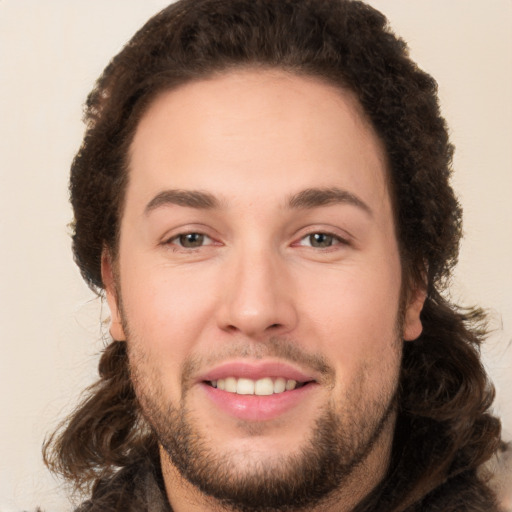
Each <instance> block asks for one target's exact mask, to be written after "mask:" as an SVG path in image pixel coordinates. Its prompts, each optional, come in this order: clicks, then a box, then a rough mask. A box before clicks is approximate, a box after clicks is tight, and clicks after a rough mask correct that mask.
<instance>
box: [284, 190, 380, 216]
mask: <svg viewBox="0 0 512 512" xmlns="http://www.w3.org/2000/svg"><path fill="white" fill-rule="evenodd" d="M340 203H342V204H343V203H345V204H350V205H352V206H356V207H357V208H360V209H361V210H363V211H364V212H366V213H367V214H368V215H370V216H371V215H373V212H372V209H371V208H370V207H369V206H368V205H367V204H366V203H365V202H364V201H363V200H362V199H360V198H359V197H357V196H356V195H355V194H353V193H352V192H349V191H348V190H342V189H339V188H337V187H328V188H308V189H306V190H302V191H301V192H299V193H297V194H294V195H293V196H291V197H290V198H289V200H288V205H289V207H290V208H292V209H312V208H319V207H321V206H328V205H331V204H340Z"/></svg>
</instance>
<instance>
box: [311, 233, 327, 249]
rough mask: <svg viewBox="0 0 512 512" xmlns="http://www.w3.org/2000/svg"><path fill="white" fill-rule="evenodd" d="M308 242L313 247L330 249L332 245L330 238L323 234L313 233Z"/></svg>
mask: <svg viewBox="0 0 512 512" xmlns="http://www.w3.org/2000/svg"><path fill="white" fill-rule="evenodd" d="M309 240H310V242H311V245H312V246H313V247H330V246H331V245H332V236H331V235H326V234H325V233H314V234H313V235H310V237H309Z"/></svg>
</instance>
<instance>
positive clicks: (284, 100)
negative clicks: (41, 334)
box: [102, 70, 424, 512]
mask: <svg viewBox="0 0 512 512" xmlns="http://www.w3.org/2000/svg"><path fill="white" fill-rule="evenodd" d="M129 173H130V174H129V183H128V187H127V193H126V202H125V207H124V212H123V217H122V222H121V231H120V242H119V243H120V245H119V251H118V259H117V260H116V261H115V262H112V261H111V258H110V255H109V252H108V251H107V250H106V251H105V252H104V256H103V267H102V270H103V279H104V283H105V286H106V292H107V299H108V302H109V306H110V309H111V313H112V326H111V333H112V336H113V338H114V339H119V340H121V339H127V340H128V346H129V356H130V362H131V366H132V372H133V378H134V386H135V389H136V392H137V394H138V396H139V399H140V401H141V404H142V408H143V409H145V410H146V413H147V416H148V417H151V414H153V417H154V416H155V414H157V415H158V416H159V421H163V420H162V418H165V414H166V411H169V410H171V409H172V410H180V407H183V406H186V409H187V411H188V414H189V416H188V420H189V422H190V424H191V426H192V427H193V428H194V429H195V430H194V431H195V432H196V433H197V434H198V436H200V437H201V439H202V440H203V441H204V446H206V447H207V449H208V453H209V454H210V455H211V456H212V457H213V459H215V458H217V459H219V460H220V458H221V457H222V460H223V461H224V462H225V464H224V465H225V466H226V468H227V472H228V476H230V477H231V478H237V477H240V475H242V476H244V475H245V476H252V475H253V474H256V473H257V471H256V469H255V468H257V467H258V464H260V467H261V466H265V467H269V468H275V470H276V471H277V470H278V469H279V471H281V470H282V471H283V474H286V472H285V471H286V469H287V468H283V467H282V466H283V464H282V463H281V465H279V464H280V462H279V461H283V460H285V461H286V460H289V459H290V458H291V457H292V456H296V455H297V454H298V453H299V450H300V449H301V448H302V447H304V446H306V445H307V443H308V441H309V440H310V438H311V435H312V432H313V430H314V427H315V422H316V421H317V420H318V419H319V418H320V417H321V416H322V414H324V413H325V412H326V411H330V412H331V413H332V414H333V415H334V416H335V417H336V418H338V420H339V422H340V425H341V426H342V428H343V430H344V432H345V434H347V433H348V435H349V436H354V437H355V436H356V435H357V434H358V433H359V432H360V431H361V429H362V427H361V425H363V424H364V423H365V422H370V423H371V422H372V421H374V422H378V421H379V419H382V417H383V415H384V414H385V407H386V406H388V405H389V404H391V403H392V399H393V396H394V393H395V391H396V386H397V380H398V373H399V367H400V357H401V345H402V340H413V339H415V338H417V337H418V336H419V334H420V333H421V322H420V319H419V315H420V311H421V308H422V305H423V300H424V294H423V293H422V291H421V290H411V291H410V293H408V294H407V299H406V301H405V304H403V305H402V306H403V307H402V308H401V307H400V304H401V302H400V301H401V283H402V279H401V264H400V258H399V252H398V245H397V240H396V235H395V225H394V219H393V211H392V205H391V200H390V193H389V190H388V184H387V179H386V174H387V169H386V158H385V153H384V150H383V147H382V145H381V143H380V141H379V139H378V137H377V136H376V134H375V133H374V131H373V129H372V127H371V125H370V124H369V123H368V122H367V120H366V119H365V117H364V115H363V113H362V110H361V107H360V106H359V105H358V103H357V101H356V100H355V98H354V97H353V95H352V94H351V93H350V92H348V91H343V90H340V89H339V88H335V87H333V86H331V85H327V84H325V83H323V82H321V81H319V80H316V79H312V78H307V77H299V76H295V75H291V74H287V73H285V72H281V71H275V70H274V71H270V70H267V71H262V70H259V71H255V70H243V71H236V72H233V71H230V72H227V73H225V74H221V75H218V76H215V77H214V78H211V79H209V80H204V81H197V82H193V83H190V84H187V85H184V86H182V87H180V88H178V89H175V90H172V91H169V92H166V93H164V94H162V95H161V96H159V97H158V98H157V99H156V100H155V101H154V102H153V103H152V105H151V106H150V107H149V109H148V110H147V112H146V113H145V115H144V116H143V118H142V120H141V121H140V124H139V126H138V128H137V131H136V134H135V138H134V140H133V143H132V146H131V155H130V170H129ZM313 188H315V189H321V190H325V189H329V190H334V189H335V190H337V191H338V192H339V191H343V194H344V195H342V197H341V199H340V197H338V200H336V201H330V202H328V204H316V203H315V202H314V201H313V203H315V204H302V205H300V206H299V207H298V206H297V205H296V204H295V205H293V204H292V205H290V204H289V202H290V197H293V196H295V198H297V194H300V193H301V192H303V191H305V190H308V189H313ZM168 190H180V191H201V192H206V193H208V194H211V195H212V196H214V198H216V199H217V201H218V205H216V206H215V207H213V208H197V207H192V206H191V205H188V206H186V205H185V203H184V202H183V198H182V199H176V194H174V195H173V194H170V195H169V194H167V196H165V194H164V195H162V192H163V191H168ZM338 196H339V194H338ZM155 198H159V199H155ZM169 198H171V199H169ZM347 198H348V199H347ZM296 202H297V201H296ZM176 203H180V204H176ZM196 206H197V205H196ZM187 233H201V234H204V235H206V237H204V238H203V242H204V243H203V245H199V246H198V247H195V248H188V247H183V246H182V245H180V242H183V241H185V242H186V241H187V240H188V241H189V240H190V237H189V238H188V239H187V238H184V237H181V238H179V236H180V235H183V234H187ZM315 233H325V234H328V237H327V238H325V237H324V238H322V237H320V240H321V241H322V242H325V243H324V244H323V245H322V244H321V246H318V243H316V242H315V240H316V241H318V239H319V238H318V237H317V238H316V239H315V238H312V237H311V235H313V234H315ZM196 238H197V237H196ZM397 330H399V331H400V332H397ZM275 340H278V342H279V343H278V344H277V345H276V343H275ZM280 347H281V348H280ZM282 347H285V349H289V348H290V347H293V349H292V350H296V351H297V354H298V355H296V357H295V356H294V357H292V356H289V355H287V354H288V353H287V350H283V349H282ZM288 352H290V350H288ZM315 361H322V362H324V363H326V366H327V371H326V372H325V373H322V372H321V371H319V368H318V367H317V366H315V364H314V362H315ZM240 362H243V363H248V364H249V365H252V364H254V365H258V364H266V363H268V362H272V363H275V362H277V363H283V364H288V365H290V366H292V367H293V368H294V369H297V370H299V371H301V372H303V373H305V374H307V375H308V376H310V377H311V378H312V379H313V380H314V382H313V383H312V385H311V386H310V387H309V388H308V392H307V393H304V394H303V396H301V398H300V399H298V402H297V404H298V405H292V406H291V407H290V408H288V409H287V410H285V411H284V412H282V413H279V414H277V415H275V416H273V417H271V418H270V419H269V418H267V417H263V419H262V420H259V419H258V414H259V413H258V410H257V411H256V413H255V417H254V418H251V419H240V418H239V417H236V416H234V415H233V414H230V412H229V410H228V411H226V410H225V409H222V408H221V407H219V406H218V404H217V403H216V402H214V401H212V400H211V399H210V397H209V396H208V394H207V393H205V392H204V391H205V389H204V383H203V382H198V381H197V379H198V378H200V376H201V375H205V374H207V373H208V372H210V371H211V370H212V368H213V369H215V368H218V367H219V365H222V364H225V363H234V364H235V366H236V364H239V363H240ZM155 410H157V413H155ZM181 410H183V409H181ZM155 421H157V420H155ZM393 427H394V414H392V415H391V416H390V418H389V419H388V420H386V421H385V422H384V425H383V428H382V432H381V433H380V435H379V436H378V439H377V440H376V442H375V443H374V444H373V445H372V446H371V447H370V448H369V451H368V453H366V454H365V457H364V459H363V460H361V461H359V463H358V464H357V466H356V467H355V468H353V471H352V472H351V473H350V475H348V476H347V477H346V478H345V479H344V480H343V485H340V488H338V489H336V490H335V491H334V492H333V493H331V498H332V497H333V496H334V498H333V499H331V501H325V502H322V503H320V504H318V506H317V507H316V508H314V509H313V508H308V510H326V511H327V510H336V511H337V512H340V511H343V510H350V509H351V508H352V507H353V506H354V505H355V504H356V503H357V502H358V501H360V499H361V498H362V497H363V496H364V495H366V494H367V493H368V492H369V491H370V490H371V489H372V488H373V487H374V486H375V485H376V484H377V483H378V482H379V481H380V480H381V479H382V477H383V475H384V473H385V470H386V467H387V462H388V459H389V453H390V446H391V442H392V438H393ZM350 429H352V430H350ZM362 431H363V432H364V429H363V430H362ZM368 435H370V434H368ZM363 441H365V442H366V441H367V439H364V440H363ZM290 460H291V459H290ZM162 469H163V474H164V480H165V484H166V490H167V494H168V497H169V501H170V502H171V505H172V507H173V509H174V510H175V511H176V512H184V511H195V510H198V511H199V510H202V511H204V510H223V509H222V507H220V508H219V505H218V503H217V502H216V501H215V500H214V499H212V498H210V497H207V496H205V495H203V494H202V493H201V492H199V491H198V490H197V489H196V487H195V486H194V485H192V484H191V483H190V482H188V481H187V480H186V479H185V478H183V476H182V475H181V474H180V472H179V471H178V470H177V469H176V467H175V465H174V464H173V462H172V461H171V458H170V457H169V456H168V455H167V453H166V452H165V450H163V449H162Z"/></svg>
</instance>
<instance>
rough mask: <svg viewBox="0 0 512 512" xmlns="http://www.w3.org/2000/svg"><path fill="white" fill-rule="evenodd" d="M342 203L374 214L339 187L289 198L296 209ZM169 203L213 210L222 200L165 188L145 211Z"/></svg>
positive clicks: (360, 200)
mask: <svg viewBox="0 0 512 512" xmlns="http://www.w3.org/2000/svg"><path fill="white" fill-rule="evenodd" d="M340 203H341V204H343V203H345V204H350V205H353V206H356V207H358V208H360V209H361V210H363V211H364V212H366V213H367V214H369V215H372V214H373V212H372V210H371V208H370V207H369V206H368V205H367V204H366V203H365V202H364V201H363V200H362V199H360V198H359V197H357V196H356V195H354V194H353V193H352V192H348V191H347V190H342V189H339V188H337V187H327V188H308V189H305V190H302V191H300V192H298V193H297V194H293V195H292V196H291V197H290V198H289V199H288V208H291V209H294V210H300V209H313V208H319V207H321V206H328V205H331V204H340ZM168 205H177V206H183V207H186V208H196V209H199V210H213V209H216V208H220V206H221V202H220V201H219V199H218V198H217V197H215V196H214V195H213V194H210V193H209V192H202V191H200V190H179V189H171V190H164V191H162V192H160V193H159V194H157V195H156V196H155V197H154V198H153V199H151V201H150V202H149V203H148V204H147V205H146V208H145V209H144V213H145V214H146V215H147V214H149V213H151V212H152V211H153V210H155V209H157V208H159V207H161V206H168Z"/></svg>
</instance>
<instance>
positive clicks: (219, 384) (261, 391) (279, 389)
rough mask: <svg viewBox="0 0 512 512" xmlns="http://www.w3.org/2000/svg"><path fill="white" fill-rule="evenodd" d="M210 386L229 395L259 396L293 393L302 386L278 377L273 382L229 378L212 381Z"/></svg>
mask: <svg viewBox="0 0 512 512" xmlns="http://www.w3.org/2000/svg"><path fill="white" fill-rule="evenodd" d="M210 384H211V385H212V386H213V387H214V388H218V389H221V390H223V391H227V392H229V393H236V394H238V395H258V396H268V395H272V394H275V393H283V392H285V391H292V390H294V389H295V388H297V387H300V386H301V385H302V384H300V383H299V384H298V383H297V381H296V380H292V379H288V380H286V379H283V378H282V377H278V378H277V379H274V380H272V379H271V378H270V377H265V378H263V379H258V380H252V379H245V378H240V379H237V378H235V377H227V378H225V379H218V380H212V381H211V382H210Z"/></svg>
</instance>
